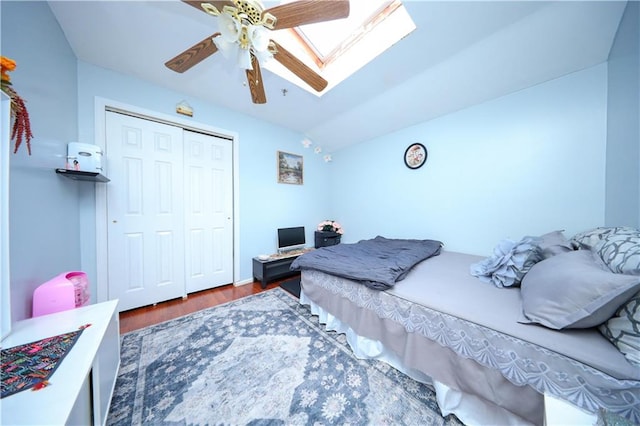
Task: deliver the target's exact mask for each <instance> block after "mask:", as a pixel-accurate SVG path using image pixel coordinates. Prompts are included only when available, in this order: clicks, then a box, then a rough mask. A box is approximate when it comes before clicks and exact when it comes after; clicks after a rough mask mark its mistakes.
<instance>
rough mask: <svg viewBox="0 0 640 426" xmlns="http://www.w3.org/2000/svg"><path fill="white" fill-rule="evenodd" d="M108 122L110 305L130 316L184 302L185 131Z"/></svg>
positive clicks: (113, 116) (116, 119) (127, 120)
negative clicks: (167, 303)
mask: <svg viewBox="0 0 640 426" xmlns="http://www.w3.org/2000/svg"><path fill="white" fill-rule="evenodd" d="M106 115H107V117H106V154H107V160H106V163H107V164H106V166H107V173H108V176H109V178H110V179H111V182H109V183H108V184H107V206H108V207H107V208H108V215H107V218H108V219H107V220H108V237H107V243H108V263H109V266H108V274H109V277H108V279H109V299H110V300H112V299H120V303H119V304H118V308H119V310H120V311H125V310H128V309H132V308H136V307H140V306H145V305H150V304H154V303H157V302H161V301H164V300H169V299H174V298H177V297H181V296H184V295H186V290H185V268H184V259H185V257H184V205H183V201H182V191H183V189H184V183H183V175H184V168H183V143H182V140H183V137H182V133H183V130H182V129H181V128H179V127H175V126H169V125H166V124H161V123H157V122H153V121H148V120H143V119H140V118H135V117H130V116H127V115H123V114H118V113H114V112H107V113H106Z"/></svg>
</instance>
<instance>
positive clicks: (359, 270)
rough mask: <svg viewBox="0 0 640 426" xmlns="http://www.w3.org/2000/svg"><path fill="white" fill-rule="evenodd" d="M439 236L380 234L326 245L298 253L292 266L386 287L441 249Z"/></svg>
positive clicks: (376, 287) (383, 288) (372, 285)
mask: <svg viewBox="0 0 640 426" xmlns="http://www.w3.org/2000/svg"><path fill="white" fill-rule="evenodd" d="M441 247H442V243H441V242H440V241H435V240H409V239H389V238H385V237H381V236H377V237H376V238H373V239H371V240H362V241H359V242H357V243H355V244H338V245H335V246H330V247H322V248H319V249H317V250H314V251H312V252H309V253H305V254H303V255H302V256H300V257H298V258H297V259H296V260H294V261H293V263H292V264H291V270H294V271H297V270H303V269H314V270H316V271H321V272H326V273H328V274H332V275H336V276H339V277H343V278H348V279H351V280H354V281H358V282H360V283H361V284H364V285H366V286H367V287H370V288H373V289H376V290H386V289H388V288H391V287H393V286H394V284H395V283H396V282H397V281H400V280H402V279H403V278H404V277H405V276H406V275H407V274H408V273H409V271H410V270H411V268H413V267H414V266H415V265H417V264H418V263H420V262H422V261H423V260H425V259H428V258H429V257H431V256H436V255H438V254H439V253H440V248H441Z"/></svg>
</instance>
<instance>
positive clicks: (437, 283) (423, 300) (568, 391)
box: [292, 236, 640, 425]
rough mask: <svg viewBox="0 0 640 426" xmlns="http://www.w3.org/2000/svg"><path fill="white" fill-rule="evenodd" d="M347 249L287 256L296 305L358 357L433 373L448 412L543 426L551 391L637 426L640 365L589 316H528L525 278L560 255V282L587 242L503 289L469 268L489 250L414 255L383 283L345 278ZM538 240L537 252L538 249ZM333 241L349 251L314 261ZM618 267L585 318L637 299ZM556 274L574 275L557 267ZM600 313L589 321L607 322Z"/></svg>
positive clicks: (634, 280) (430, 378) (634, 283)
mask: <svg viewBox="0 0 640 426" xmlns="http://www.w3.org/2000/svg"><path fill="white" fill-rule="evenodd" d="M376 238H382V237H376ZM639 238H640V236H639ZM374 240H375V239H374ZM367 241H369V240H367ZM411 241H415V240H411ZM403 242H406V240H394V243H395V244H403ZM358 244H360V243H358ZM533 245H534V246H536V245H535V244H533ZM342 246H343V248H342V249H337V248H336V247H337V246H334V247H331V248H322V249H318V250H316V251H314V252H312V253H309V254H305V255H303V256H301V257H300V258H298V259H297V260H296V262H294V264H292V269H294V270H300V271H301V297H300V302H301V303H304V304H308V305H310V306H311V309H312V312H314V313H315V314H317V315H319V316H320V319H321V321H322V322H323V323H325V324H327V327H328V328H332V329H334V330H337V331H340V332H344V333H346V334H347V338H348V341H349V343H350V345H351V346H352V348H353V349H354V351H355V352H356V354H358V355H359V356H362V357H376V358H379V359H382V360H384V361H386V362H389V363H390V364H391V365H393V366H394V367H396V368H398V369H400V370H401V371H403V372H405V373H406V374H408V375H410V376H412V377H414V378H416V379H418V380H421V381H424V382H431V383H432V384H433V385H434V388H435V390H436V393H437V398H438V403H439V405H440V407H441V410H442V411H443V415H446V414H448V413H450V412H453V413H454V414H456V415H457V416H458V417H459V418H460V419H461V420H462V421H463V422H465V423H466V424H535V425H539V424H543V416H544V407H543V395H544V394H549V395H551V396H554V397H557V398H560V399H563V400H566V401H569V402H570V403H571V404H573V405H575V406H577V407H580V408H581V409H583V410H586V411H588V412H592V413H595V412H598V410H600V409H605V410H607V412H611V413H615V415H618V416H621V417H623V418H624V419H627V420H629V421H631V422H634V423H640V364H637V363H634V362H632V361H630V359H629V358H628V356H627V354H625V353H624V352H625V351H621V350H620V349H619V347H617V346H616V345H614V344H612V342H611V341H610V339H608V338H607V337H605V335H604V334H603V332H602V331H601V330H600V329H599V327H598V326H593V325H590V323H588V322H586V323H585V319H584V318H583V319H579V320H576V319H575V318H572V319H571V321H573V323H572V324H577V325H579V326H580V328H564V329H560V330H558V329H553V328H551V326H550V325H549V324H547V325H543V323H544V319H542V320H540V319H539V318H538V319H537V320H538V321H539V322H537V323H533V321H530V320H529V318H528V317H526V316H523V306H524V305H523V303H524V302H523V296H522V294H523V292H524V291H525V289H527V287H526V286H525V284H527V278H528V276H529V275H530V276H531V277H535V276H536V275H538V276H539V275H540V274H541V272H539V271H543V268H542V267H537V266H536V264H540V265H543V266H545V265H546V264H543V263H542V261H543V260H544V261H545V262H547V264H549V263H551V262H556V265H553V264H551V268H552V271H554V274H553V275H554V278H552V279H548V278H547V277H546V276H545V275H544V274H542V277H543V279H546V280H547V281H553V279H555V276H556V275H558V274H557V273H556V271H558V266H557V264H558V262H560V261H562V262H565V260H563V259H564V257H567V258H569V257H571V258H572V259H577V258H578V257H580V259H582V260H581V261H584V259H586V258H587V256H591V255H592V250H581V251H580V250H575V251H573V250H572V249H569V250H561V252H557V253H556V252H554V253H552V254H548V253H547V255H546V256H547V257H546V258H545V259H542V258H539V259H537V261H536V262H530V264H529V265H528V268H529V270H528V271H527V273H526V274H523V276H524V278H523V277H522V276H521V277H517V278H518V279H517V281H518V282H517V285H513V286H506V287H499V286H496V285H492V284H491V283H488V282H486V280H485V282H483V280H481V277H478V276H474V275H472V274H471V273H470V270H471V269H473V268H472V267H473V265H478V264H482V262H483V261H484V262H485V264H486V260H487V259H485V258H483V257H480V256H475V255H470V254H464V253H456V252H450V251H447V250H444V249H441V250H436V251H435V252H433V253H431V254H429V255H427V256H426V257H425V258H424V259H418V260H415V262H414V260H411V261H409V262H408V263H409V264H410V266H408V271H405V273H404V276H402V278H401V279H399V280H397V281H396V282H395V283H393V282H392V283H391V285H388V286H385V287H386V288H385V289H384V290H380V289H379V288H376V286H372V285H366V282H367V281H370V280H369V279H368V278H366V279H364V280H361V279H360V277H357V276H356V277H354V276H352V275H351V272H350V274H349V275H347V277H345V276H342V275H343V274H341V273H340V272H337V271H336V270H335V267H336V264H338V263H340V262H343V261H344V259H345V256H348V255H347V254H345V253H348V249H349V245H348V244H345V245H342ZM536 247H537V248H538V249H539V250H538V251H537V253H538V254H540V253H541V250H542V248H541V247H539V246H536ZM572 247H574V246H572ZM574 248H575V247H574ZM582 248H586V246H585V247H582ZM332 250H342V251H340V253H339V256H338V258H337V259H338V260H337V261H334V262H331V261H328V265H330V266H329V267H328V268H326V269H324V268H323V267H322V266H321V265H318V264H316V263H314V260H315V259H314V256H317V255H318V254H320V256H321V257H322V256H325V255H326V256H327V257H328V259H331V253H330V252H331V251H332ZM344 250H347V251H344ZM570 250H571V253H568V254H567V253H565V252H568V251H570ZM314 253H316V254H315V255H314ZM576 253H577V254H576ZM305 256H306V258H305ZM383 257H386V255H385V256H383ZM547 259H551V260H549V261H547ZM589 259H590V258H589ZM305 260H309V261H310V262H307V261H305ZM494 260H495V259H494ZM376 262H377V263H378V264H379V263H380V259H376ZM495 263H496V262H494V264H495ZM525 263H526V262H525ZM563 264H564V263H563ZM494 266H496V269H499V268H498V267H497V266H498V265H497V264H496V265H494ZM503 266H504V264H503ZM596 266H597V267H598V268H603V265H596ZM395 267H396V265H395V264H394V268H395ZM534 268H536V269H534ZM392 269H393V268H392ZM396 269H397V268H396ZM396 269H394V273H398V271H397V270H396ZM503 269H504V268H503ZM512 269H513V268H512ZM494 272H495V271H494ZM570 272H571V273H574V274H575V271H574V270H571V271H570ZM398 274H399V273H398ZM589 275H590V276H594V275H593V273H589ZM618 275H624V276H623V277H622V278H623V279H624V280H626V281H625V284H624V291H618V293H619V294H618V295H617V296H616V297H615V298H612V301H611V302H609V305H611V306H608V307H607V308H606V309H604V310H603V309H601V308H598V310H597V312H591V313H590V315H589V316H590V317H594V316H595V317H598V316H599V317H602V318H603V316H604V317H606V319H609V318H612V317H614V316H615V315H617V314H618V313H619V311H620V305H623V304H625V303H629V301H630V300H631V299H632V298H633V297H634V295H635V297H637V298H638V299H640V293H638V292H639V291H640V276H638V275H634V274H622V273H621V274H618ZM615 278H616V279H618V278H619V276H616V277H615ZM558 279H559V280H561V281H562V282H565V281H567V280H566V278H564V279H563V278H562V276H561V274H560V276H559V277H558ZM532 280H533V278H531V281H532ZM520 281H522V286H520ZM554 285H555V284H554ZM567 287H569V285H567ZM527 291H531V290H527ZM536 291H537V287H536ZM553 291H554V292H555V291H557V289H553ZM553 294H556V293H553ZM558 298H559V299H561V298H562V295H560V296H558ZM613 305H615V306H613ZM612 306H613V307H612ZM592 310H593V309H592ZM532 311H533V310H532ZM612 312H613V313H612ZM533 313H534V314H535V312H533ZM544 314H545V312H544V309H542V313H541V316H542V317H544ZM602 318H595V319H594V321H596V322H598V323H601V322H602ZM527 322H528V323H527ZM600 327H601V326H600Z"/></svg>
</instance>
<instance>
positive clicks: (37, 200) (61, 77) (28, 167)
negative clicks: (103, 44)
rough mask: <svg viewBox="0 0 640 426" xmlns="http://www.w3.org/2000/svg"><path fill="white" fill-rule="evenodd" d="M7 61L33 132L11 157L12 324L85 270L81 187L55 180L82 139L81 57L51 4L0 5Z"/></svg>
mask: <svg viewBox="0 0 640 426" xmlns="http://www.w3.org/2000/svg"><path fill="white" fill-rule="evenodd" d="M0 7H1V8H2V49H1V50H2V55H4V56H7V57H9V58H12V59H14V60H15V61H16V62H17V68H16V70H15V71H14V72H12V73H11V74H10V75H11V82H12V84H13V86H14V89H15V90H16V91H17V92H18V94H19V95H20V96H21V97H22V98H23V99H25V101H26V105H27V110H28V111H29V115H30V118H31V126H32V130H33V133H34V136H35V137H34V139H33V140H32V153H33V155H31V156H28V155H27V150H26V147H25V146H22V147H20V150H19V151H18V153H17V154H12V153H8V152H2V153H0V155H3V156H4V155H10V156H11V157H10V162H11V163H10V164H11V166H10V167H11V168H10V195H9V197H10V199H9V215H10V219H9V220H10V224H9V228H10V230H9V232H10V247H11V250H10V251H11V253H10V255H11V262H10V268H11V299H12V317H13V318H14V320H18V319H22V318H26V317H29V316H31V295H32V293H33V290H34V289H35V288H36V287H37V286H38V285H39V284H40V283H42V282H44V281H47V280H48V279H50V278H52V277H53V276H55V275H57V274H59V273H60V272H63V271H69V270H77V269H79V268H80V239H81V237H80V229H79V226H78V223H79V210H78V201H79V198H78V184H77V183H76V182H74V181H72V180H69V179H66V178H64V177H61V176H58V175H56V174H55V172H54V169H55V168H56V167H61V166H63V165H64V157H65V156H66V143H67V142H68V141H72V140H76V139H77V132H78V107H77V76H76V58H75V55H74V54H73V52H72V50H71V48H70V47H69V44H68V43H67V40H66V38H65V36H64V34H63V33H62V31H61V29H60V27H59V25H58V22H57V21H56V20H55V18H54V17H53V14H52V13H51V10H50V9H49V6H48V5H47V3H46V2H1V3H0Z"/></svg>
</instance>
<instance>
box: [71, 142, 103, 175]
mask: <svg viewBox="0 0 640 426" xmlns="http://www.w3.org/2000/svg"><path fill="white" fill-rule="evenodd" d="M65 168H67V169H69V170H77V171H81V172H102V150H101V149H100V147H99V146H98V145H91V144H88V143H80V142H69V143H68V144H67V164H66V166H65Z"/></svg>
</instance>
